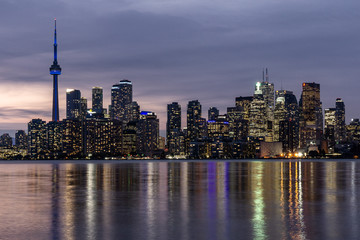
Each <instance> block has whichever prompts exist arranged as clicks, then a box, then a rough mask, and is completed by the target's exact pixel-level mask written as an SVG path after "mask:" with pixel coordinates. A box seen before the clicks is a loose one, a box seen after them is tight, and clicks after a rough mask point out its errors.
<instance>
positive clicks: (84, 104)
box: [80, 97, 87, 120]
mask: <svg viewBox="0 0 360 240" xmlns="http://www.w3.org/2000/svg"><path fill="white" fill-rule="evenodd" d="M80 105H81V106H80V108H81V111H80V112H81V114H80V116H81V117H80V118H81V120H85V118H86V115H87V99H86V98H85V97H81V99H80Z"/></svg>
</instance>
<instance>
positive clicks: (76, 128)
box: [62, 119, 83, 157]
mask: <svg viewBox="0 0 360 240" xmlns="http://www.w3.org/2000/svg"><path fill="white" fill-rule="evenodd" d="M82 130H83V125H82V123H81V121H79V120H77V119H64V120H63V121H62V152H63V153H64V154H65V155H66V156H68V157H75V156H78V157H80V156H82V150H83V149H82V145H83V144H82V140H83V138H82Z"/></svg>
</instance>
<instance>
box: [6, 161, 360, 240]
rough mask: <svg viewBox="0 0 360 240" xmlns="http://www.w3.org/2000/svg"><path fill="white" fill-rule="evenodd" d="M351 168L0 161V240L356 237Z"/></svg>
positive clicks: (356, 169) (357, 194)
mask: <svg viewBox="0 0 360 240" xmlns="http://www.w3.org/2000/svg"><path fill="white" fill-rule="evenodd" d="M359 222H360V161H351V160H339V161H315V162H311V161H301V162H298V161H198V162H190V161H189V162H187V161H184V162H179V161H176V162H171V161H168V162H162V161H72V162H65V161H47V162H45V161H33V162H30V161H25V162H23V161H18V162H8V161H2V162H0V239H36V240H38V239H126V240H127V239H164V240H165V239H166V240H167V239H184V240H187V239H192V240H198V239H360V225H359Z"/></svg>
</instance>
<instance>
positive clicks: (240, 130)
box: [226, 106, 249, 141]
mask: <svg viewBox="0 0 360 240" xmlns="http://www.w3.org/2000/svg"><path fill="white" fill-rule="evenodd" d="M226 116H227V120H228V122H229V137H230V138H231V139H232V140H233V141H237V140H241V139H245V138H246V137H247V136H248V133H249V121H248V120H245V119H243V116H244V115H243V111H242V108H241V107H240V106H236V107H228V108H227V113H226Z"/></svg>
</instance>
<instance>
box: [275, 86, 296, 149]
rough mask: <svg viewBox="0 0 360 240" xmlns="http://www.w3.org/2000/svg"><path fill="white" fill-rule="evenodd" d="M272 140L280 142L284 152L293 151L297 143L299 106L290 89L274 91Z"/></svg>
mask: <svg viewBox="0 0 360 240" xmlns="http://www.w3.org/2000/svg"><path fill="white" fill-rule="evenodd" d="M275 99H276V101H275V109H274V122H273V123H274V124H273V130H274V138H273V139H274V142H278V141H280V142H282V144H283V152H284V153H288V152H289V153H294V152H295V151H296V150H297V148H298V145H299V107H298V103H297V100H296V97H295V95H294V94H293V92H292V91H288V90H278V91H276V92H275Z"/></svg>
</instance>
